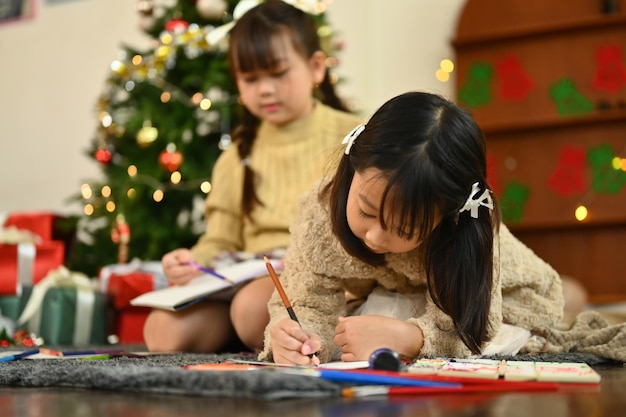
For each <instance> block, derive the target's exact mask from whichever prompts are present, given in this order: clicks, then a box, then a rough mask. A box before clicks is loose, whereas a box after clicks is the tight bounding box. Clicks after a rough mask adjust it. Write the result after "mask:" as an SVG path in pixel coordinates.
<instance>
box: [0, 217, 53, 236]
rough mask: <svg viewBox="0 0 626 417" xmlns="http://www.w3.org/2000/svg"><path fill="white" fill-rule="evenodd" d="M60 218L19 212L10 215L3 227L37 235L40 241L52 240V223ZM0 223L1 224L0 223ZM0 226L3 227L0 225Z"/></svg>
mask: <svg viewBox="0 0 626 417" xmlns="http://www.w3.org/2000/svg"><path fill="white" fill-rule="evenodd" d="M59 218H60V217H59V216H57V215H55V214H53V213H48V212H20V213H12V214H10V215H9V216H8V217H7V218H6V220H5V221H4V227H11V226H14V227H16V228H17V229H21V230H28V231H30V232H32V233H34V234H36V235H38V236H39V237H40V238H41V239H42V240H44V241H45V240H53V239H54V238H53V234H54V223H55V221H56V220H57V219H59ZM0 223H1V222H0ZM0 226H3V225H2V224H0Z"/></svg>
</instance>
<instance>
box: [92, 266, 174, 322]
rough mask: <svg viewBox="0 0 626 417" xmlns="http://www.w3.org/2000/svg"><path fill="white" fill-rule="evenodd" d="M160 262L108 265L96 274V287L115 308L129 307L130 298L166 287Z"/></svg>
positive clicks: (165, 279)
mask: <svg viewBox="0 0 626 417" xmlns="http://www.w3.org/2000/svg"><path fill="white" fill-rule="evenodd" d="M167 285H168V284H167V278H166V277H165V275H164V274H163V268H162V267H161V263H160V262H156V261H149V262H141V261H139V260H137V259H135V260H133V261H132V262H130V263H128V264H116V265H108V266H105V267H104V268H102V270H101V271H100V274H99V275H98V288H99V289H100V291H101V292H105V293H107V294H109V295H110V296H111V298H112V300H113V306H114V307H115V309H116V310H124V309H126V308H128V307H130V300H132V299H133V298H135V297H137V296H139V295H141V294H144V293H146V292H150V291H154V290H158V289H161V288H165V287H167Z"/></svg>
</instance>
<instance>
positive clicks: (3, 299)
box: [0, 286, 33, 322]
mask: <svg viewBox="0 0 626 417" xmlns="http://www.w3.org/2000/svg"><path fill="white" fill-rule="evenodd" d="M32 290H33V287H31V286H25V287H23V288H22V295H21V296H20V295H0V312H2V315H3V316H5V317H8V318H9V319H11V320H12V321H13V322H16V321H17V319H18V318H19V317H20V315H21V314H22V311H24V307H26V302H27V301H28V298H29V297H30V293H31V292H32Z"/></svg>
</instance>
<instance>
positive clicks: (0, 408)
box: [0, 365, 626, 417]
mask: <svg viewBox="0 0 626 417" xmlns="http://www.w3.org/2000/svg"><path fill="white" fill-rule="evenodd" d="M594 368H595V369H596V370H597V371H598V372H599V373H600V374H601V376H602V382H601V384H600V386H599V387H596V388H585V389H567V390H561V391H556V392H536V393H528V392H520V393H504V394H455V395H439V396H419V397H418V396H415V397H410V396H400V397H395V398H389V399H387V398H381V397H379V398H374V397H370V398H362V399H352V400H351V399H341V398H336V399H323V400H319V399H316V400H311V399H307V400H281V401H274V402H260V401H253V400H242V399H231V398H198V397H184V396H174V395H167V396H166V395H155V394H124V393H117V392H107V391H91V390H76V389H64V388H43V389H41V388H0V413H1V415H2V416H3V417H41V416H45V417H73V416H80V417H82V416H120V417H124V416H128V417H161V416H163V417H165V416H176V417H191V416H201V415H209V416H212V417H222V416H223V417H247V416H257V417H269V416H272V417H274V416H297V417H336V416H353V417H356V416H363V417H365V416H367V417H377V416H390V417H401V416H411V417H419V416H437V417H448V416H462V417H469V416H489V417H499V416H507V417H515V416H533V417H543V416H546V417H562V416H575V417H578V416H580V417H583V416H593V417H602V416H611V417H614V416H624V415H626V395H625V392H626V391H624V386H626V366H623V365H598V366H596V367H594Z"/></svg>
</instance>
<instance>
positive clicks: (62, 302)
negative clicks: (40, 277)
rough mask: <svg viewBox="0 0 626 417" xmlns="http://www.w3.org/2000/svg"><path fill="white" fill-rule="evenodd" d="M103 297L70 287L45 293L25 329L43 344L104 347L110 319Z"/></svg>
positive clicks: (105, 300) (49, 290) (103, 295)
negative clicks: (38, 337) (38, 309)
mask: <svg viewBox="0 0 626 417" xmlns="http://www.w3.org/2000/svg"><path fill="white" fill-rule="evenodd" d="M109 311H110V309H109V299H108V297H107V295H106V294H102V293H99V292H96V291H93V290H85V289H80V288H73V287H55V288H50V289H48V291H47V292H46V295H45V297H44V299H43V303H42V305H41V310H40V312H39V313H38V314H37V315H36V316H34V317H33V318H31V319H30V320H29V321H28V324H27V326H28V330H29V331H31V332H33V333H35V334H37V335H38V336H41V337H42V338H43V340H44V343H45V344H46V345H54V346H85V345H105V344H106V343H107V336H108V334H109V331H108V330H109V329H110V328H111V327H110V323H111V320H110V318H109Z"/></svg>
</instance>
